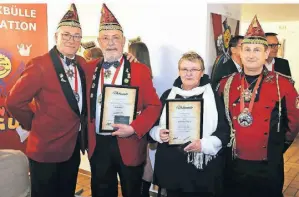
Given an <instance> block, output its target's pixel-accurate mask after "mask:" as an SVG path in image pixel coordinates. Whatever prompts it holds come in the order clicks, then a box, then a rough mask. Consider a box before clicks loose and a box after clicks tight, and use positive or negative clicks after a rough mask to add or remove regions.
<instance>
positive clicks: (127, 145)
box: [86, 4, 161, 197]
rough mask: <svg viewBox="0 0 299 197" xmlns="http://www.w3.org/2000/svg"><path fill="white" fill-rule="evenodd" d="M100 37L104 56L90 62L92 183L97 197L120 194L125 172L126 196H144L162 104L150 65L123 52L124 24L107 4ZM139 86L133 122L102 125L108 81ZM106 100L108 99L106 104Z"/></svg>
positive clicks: (90, 155)
mask: <svg viewBox="0 0 299 197" xmlns="http://www.w3.org/2000/svg"><path fill="white" fill-rule="evenodd" d="M98 42H99V45H100V48H101V50H102V52H103V55H104V59H103V60H95V61H92V62H90V63H89V65H87V67H86V68H87V69H89V71H87V73H88V74H87V75H88V76H89V77H90V79H87V81H88V82H89V81H90V83H91V84H90V87H91V88H90V113H89V115H90V117H89V126H88V128H89V129H88V134H89V135H88V136H89V138H88V140H89V147H88V148H89V151H88V153H89V157H90V165H91V174H92V179H91V187H92V196H93V197H100V196H106V197H117V196H118V187H117V186H118V181H117V173H118V174H119V177H120V180H121V186H122V193H123V196H124V197H137V196H140V188H141V180H142V174H143V164H144V161H145V156H146V146H147V139H146V136H145V135H146V134H147V132H148V131H149V130H150V129H151V127H152V126H153V124H154V123H155V121H156V120H157V118H158V116H159V114H160V110H161V103H160V100H159V98H158V96H157V94H156V92H155V89H154V87H153V84H152V79H151V74H150V70H149V69H148V68H147V66H146V65H144V64H140V63H130V62H128V61H127V60H126V59H125V58H124V56H123V47H124V44H125V37H124V35H123V31H122V27H121V25H120V24H119V23H118V21H117V19H116V18H115V17H114V15H113V14H112V13H111V12H110V10H109V9H108V8H107V7H106V5H105V4H103V7H102V15H101V22H100V30H99V37H98ZM104 84H112V85H124V86H127V87H129V86H135V87H138V89H139V91H138V101H137V116H136V118H135V119H134V120H133V121H132V122H131V123H130V124H113V125H112V127H114V128H116V129H115V131H114V132H103V131H102V129H101V128H100V120H101V106H102V93H103V89H102V88H103V85H104ZM103 105H104V104H103Z"/></svg>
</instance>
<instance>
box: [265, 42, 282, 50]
mask: <svg viewBox="0 0 299 197" xmlns="http://www.w3.org/2000/svg"><path fill="white" fill-rule="evenodd" d="M268 46H269V47H271V48H272V49H274V48H279V47H280V46H281V44H279V43H276V44H268Z"/></svg>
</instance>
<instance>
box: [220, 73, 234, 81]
mask: <svg viewBox="0 0 299 197" xmlns="http://www.w3.org/2000/svg"><path fill="white" fill-rule="evenodd" d="M236 73H238V72H234V73H231V74H229V75H225V76H223V77H222V78H221V79H225V78H228V77H230V76H232V75H235V74H236Z"/></svg>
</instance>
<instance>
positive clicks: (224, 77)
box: [215, 72, 238, 91]
mask: <svg viewBox="0 0 299 197" xmlns="http://www.w3.org/2000/svg"><path fill="white" fill-rule="evenodd" d="M237 73H238V72H234V73H231V74H229V75H225V76H223V77H222V78H221V79H220V80H219V82H218V84H217V86H216V88H215V90H216V91H218V89H219V87H220V82H221V80H222V79H226V78H229V77H230V76H233V75H235V74H237Z"/></svg>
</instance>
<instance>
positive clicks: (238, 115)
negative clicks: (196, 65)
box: [219, 16, 299, 197]
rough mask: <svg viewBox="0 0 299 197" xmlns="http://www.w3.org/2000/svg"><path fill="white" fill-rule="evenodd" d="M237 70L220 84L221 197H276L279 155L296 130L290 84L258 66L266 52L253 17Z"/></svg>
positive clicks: (281, 169)
mask: <svg viewBox="0 0 299 197" xmlns="http://www.w3.org/2000/svg"><path fill="white" fill-rule="evenodd" d="M240 55H241V59H242V63H243V66H244V67H243V71H242V72H241V73H234V74H232V75H230V76H228V77H225V78H224V79H222V80H221V82H220V88H219V94H221V95H222V96H223V99H224V103H225V109H226V115H227V119H228V121H229V124H230V127H231V137H232V138H231V142H230V143H229V146H231V148H232V153H231V154H232V156H233V159H234V160H233V161H232V162H231V168H230V169H226V170H231V171H230V173H231V178H230V180H225V182H230V186H229V188H226V189H228V191H227V196H242V197H247V196H248V197H249V196H254V197H264V196H271V197H282V196H283V195H282V188H283V182H284V161H283V153H284V152H285V151H286V150H287V148H288V147H289V146H290V145H291V143H292V142H293V140H294V138H295V137H296V135H297V133H298V131H299V119H298V116H299V106H298V104H296V103H298V101H299V97H298V93H297V91H296V90H295V88H294V86H293V84H292V80H291V79H290V78H288V77H285V76H283V75H281V74H280V73H278V72H272V71H268V70H267V68H266V67H265V66H264V64H265V60H266V59H267V57H268V55H269V48H268V44H267V40H266V38H265V34H264V31H263V29H262V27H261V26H260V24H259V21H258V20H257V17H256V16H255V17H254V19H253V21H252V22H251V24H250V26H249V28H248V30H247V33H246V35H245V38H244V40H243V42H242V47H241V54H240Z"/></svg>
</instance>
